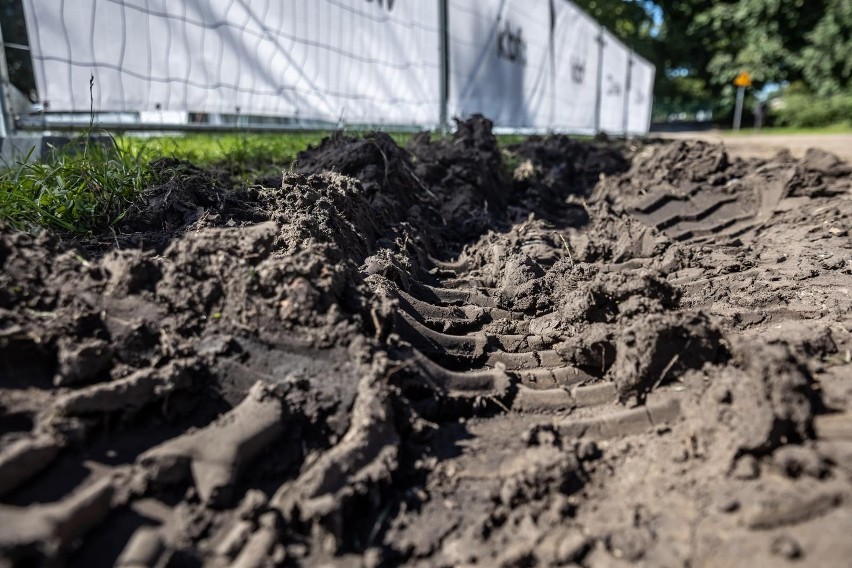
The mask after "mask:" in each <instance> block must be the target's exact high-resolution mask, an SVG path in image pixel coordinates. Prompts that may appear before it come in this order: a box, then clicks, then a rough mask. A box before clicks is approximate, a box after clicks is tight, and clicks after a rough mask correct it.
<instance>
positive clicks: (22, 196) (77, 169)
mask: <svg viewBox="0 0 852 568" xmlns="http://www.w3.org/2000/svg"><path fill="white" fill-rule="evenodd" d="M75 150H76V151H62V150H56V151H54V152H53V155H52V156H51V157H50V159H49V160H47V161H33V162H30V161H29V160H28V159H27V160H23V161H21V162H19V163H16V164H11V165H6V166H5V167H0V219H3V220H5V221H6V222H7V223H9V224H10V225H11V226H12V227H14V228H17V229H20V230H25V231H30V230H34V229H36V228H38V227H46V228H51V229H58V230H61V231H69V232H73V233H92V232H95V231H99V230H101V229H103V228H105V227H108V226H111V225H113V224H114V223H116V222H118V221H119V220H120V219H121V218H122V216H123V215H124V213H125V212H126V211H127V208H128V206H129V205H130V204H131V203H132V202H133V201H134V200H135V199H136V197H137V196H138V195H139V194H140V193H141V191H142V190H143V189H144V188H145V187H147V186H148V185H149V184H150V183H152V182H153V181H154V180H153V174H152V173H151V170H150V169H149V168H148V162H147V160H145V159H144V158H143V157H142V156H140V155H139V154H138V153H134V152H132V151H130V150H127V149H122V148H120V147H117V148H107V147H105V146H103V145H100V144H89V143H88V139H87V138H86V139H84V142H83V143H82V148H80V147H77V148H75ZM28 158H29V157H28Z"/></svg>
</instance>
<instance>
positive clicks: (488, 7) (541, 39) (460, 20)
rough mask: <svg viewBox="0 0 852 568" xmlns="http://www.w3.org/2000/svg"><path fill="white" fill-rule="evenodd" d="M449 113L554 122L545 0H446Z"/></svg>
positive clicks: (522, 123) (518, 123) (534, 124)
mask: <svg viewBox="0 0 852 568" xmlns="http://www.w3.org/2000/svg"><path fill="white" fill-rule="evenodd" d="M448 14H449V44H450V45H449V50H450V73H449V78H450V95H449V116H450V117H453V116H460V117H467V116H470V115H472V114H474V113H481V114H483V115H485V116H487V117H488V118H490V119H491V120H493V121H494V123H495V124H496V125H499V126H504V127H515V128H539V129H546V128H548V127H549V126H550V125H551V123H552V116H551V115H552V98H551V96H550V94H551V76H552V72H551V66H550V39H549V38H550V2H549V0H478V1H472V0H449V3H448Z"/></svg>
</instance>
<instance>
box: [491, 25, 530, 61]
mask: <svg viewBox="0 0 852 568" xmlns="http://www.w3.org/2000/svg"><path fill="white" fill-rule="evenodd" d="M497 57H500V58H501V59H506V60H507V61H511V62H512V63H518V64H520V65H525V64H526V62H527V42H526V41H525V40H524V32H523V29H521V27H520V26H518V28H517V30H513V29H512V24H511V22H506V25H505V26H504V27H503V29H502V30H501V31H500V32H499V33H498V34H497Z"/></svg>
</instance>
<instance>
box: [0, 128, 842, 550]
mask: <svg viewBox="0 0 852 568" xmlns="http://www.w3.org/2000/svg"><path fill="white" fill-rule="evenodd" d="M638 150H639V153H638V154H637V155H635V156H633V162H632V165H630V164H629V163H628V161H627V160H625V158H624V153H626V152H628V150H626V149H623V148H622V149H618V148H615V147H613V146H606V145H597V144H587V143H580V142H576V141H573V140H570V139H568V138H565V137H550V138H541V139H539V138H532V139H530V140H529V141H527V142H525V143H522V144H520V145H517V146H515V147H512V148H510V149H509V152H510V155H511V157H512V159H513V160H515V161H517V162H518V165H517V167H516V168H515V170H514V172H512V177H511V179H510V178H509V176H507V174H506V172H505V171H504V169H503V168H504V166H503V162H502V158H501V153H500V151H499V149H498V148H497V144H496V140H495V139H494V137H493V136H492V134H491V131H490V123H489V122H488V121H486V120H484V119H482V118H474V119H472V120H470V121H468V122H463V123H459V128H458V132H457V133H456V134H455V136H454V137H453V138H452V139H451V140H444V141H439V142H431V141H429V139H428V136H421V137H417V138H415V140H414V141H413V142H412V143H411V144H410V146H409V148H408V150H407V151H406V150H402V149H400V148H399V147H397V146H396V145H395V144H394V143H393V142H392V141H391V140H390V138H388V137H387V136H384V135H381V134H378V135H372V136H368V137H366V138H365V139H354V138H348V137H345V136H334V137H332V138H330V139H327V140H326V141H324V142H323V143H322V144H321V145H320V146H318V147H317V148H312V149H310V150H308V151H307V152H305V153H304V154H303V155H302V156H300V159H299V171H298V172H295V173H293V172H288V173H285V174H284V176H283V181H282V183H281V187H280V188H271V187H270V188H261V187H249V188H244V189H240V190H235V191H226V190H224V189H222V187H221V183H220V181H221V180H217V179H215V178H214V177H212V176H209V175H208V174H206V173H205V172H202V171H200V170H195V169H192V168H189V167H188V166H186V165H182V164H171V163H170V164H166V166H168V167H169V168H171V171H173V172H174V176H175V177H174V178H173V179H171V180H170V181H167V182H166V183H165V184H164V185H163V186H161V187H155V188H152V189H151V190H150V192H149V195H148V196H147V200H148V201H147V203H148V204H149V205H150V206H148V207H146V206H145V205H144V204H143V205H142V206H141V208H140V211H141V213H140V214H139V215H138V216H136V218H131V219H129V220H128V222H127V224H126V225H125V226H124V227H123V228H122V230H123V231H125V233H124V234H121V235H118V236H116V237H113V236H110V241H111V242H112V243H115V242H117V243H118V245H119V247H118V248H116V247H115V246H113V244H109V245H106V250H105V251H104V250H102V251H101V252H99V253H97V254H95V255H93V256H91V257H89V258H84V256H82V255H81V254H80V253H79V252H78V251H77V250H75V249H69V248H67V247H66V246H64V245H63V244H61V243H59V242H57V240H56V239H54V238H52V237H50V236H47V235H42V236H40V237H37V238H33V237H29V236H26V235H21V234H15V233H12V232H10V231H8V230H6V229H2V232H0V236H2V239H0V264H2V265H3V269H4V270H3V274H2V277H0V278H2V280H0V284H2V286H0V321H2V325H0V355H2V367H0V371H2V375H0V377H2V380H0V405H2V407H0V411H2V412H1V413H0V414H2V424H3V426H4V430H3V432H2V436H0V527H2V528H0V554H2V555H3V558H5V559H8V560H9V561H11V562H13V563H19V562H20V563H22V562H29V563H35V564H39V563H41V564H52V563H62V562H66V563H69V564H72V565H74V564H81V565H106V564H117V565H121V566H151V567H153V566H163V565H183V564H193V565H197V564H205V565H222V566H225V565H237V566H266V565H341V566H344V565H366V566H380V565H398V564H401V563H405V564H408V565H414V566H417V565H423V566H436V565H438V566H461V565H473V564H477V565H494V566H531V565H539V566H549V565H582V566H612V565H621V564H625V563H635V564H639V565H642V564H645V565H672V566H677V565H709V564H712V563H713V562H714V561H716V560H717V559H718V558H725V561H726V562H727V561H730V563H731V564H736V563H737V562H738V561H741V560H742V559H743V558H747V559H748V561H749V563H754V562H757V563H761V562H764V563H766V562H783V561H785V560H790V559H795V558H797V557H801V556H802V555H804V556H805V557H806V558H807V559H808V560H809V561H813V562H816V563H825V564H827V563H831V562H832V561H834V560H836V559H838V558H844V557H845V556H844V555H845V554H846V553H847V552H848V551H846V550H845V549H844V547H845V546H847V543H846V541H847V540H848V539H845V538H835V537H837V536H838V532H837V531H838V530H839V529H838V528H837V527H842V526H848V524H846V525H844V523H845V522H846V521H848V519H849V518H850V515H852V512H850V511H852V508H850V507H849V506H848V502H849V498H850V479H852V462H850V456H852V446H850V444H852V437H850V432H849V431H850V424H852V420H850V418H849V417H850V412H852V408H850V407H852V403H850V401H852V392H850V391H849V387H848V381H844V380H843V377H844V375H845V374H847V373H848V372H849V369H850V363H849V361H848V360H847V359H848V352H849V351H848V350H849V348H850V347H852V341H850V302H849V298H848V292H846V293H845V294H844V292H843V286H842V279H843V275H844V274H848V269H849V267H850V266H852V263H850V259H849V258H848V255H849V251H850V247H849V241H848V230H849V227H848V223H847V226H844V224H843V223H844V219H846V220H847V221H848V218H849V216H850V214H852V207H850V196H849V171H848V168H846V166H845V165H843V164H840V163H838V162H836V161H832V160H831V159H830V157H828V156H826V155H824V154H820V153H818V152H814V153H811V154H809V156H808V157H806V159H805V160H802V161H795V160H792V159H791V158H789V157H788V156H779V157H778V158H776V159H775V160H774V161H767V162H743V161H739V160H737V161H733V162H731V161H730V160H729V159H728V157H727V155H726V154H725V153H724V151H723V150H722V149H721V148H719V147H715V146H709V145H704V144H700V143H696V144H687V143H678V144H670V145H667V146H661V147H654V146H653V145H650V146H647V147H645V148H639V149H638ZM628 167H629V168H630V169H629V171H625V170H627V169H628ZM187 168H188V169H187ZM844 168H845V169H844ZM187 172H189V173H188V174H187V175H183V174H186V173H187ZM265 185H271V184H265ZM164 227H172V229H173V230H174V228H175V227H177V229H176V230H175V232H174V233H172V234H169V235H168V238H165V239H164V238H163V235H161V234H159V233H160V232H161V230H162V229H163V228H164ZM844 230H845V231H847V232H846V233H845V234H844V233H843V231H844ZM789 234H794V235H796V236H797V237H799V238H800V240H799V241H797V243H798V244H797V245H796V247H793V248H791V247H790V243H789V242H788V241H786V240H785V239H784V238H783V237H784V236H786V235H789ZM809 235H810V236H811V237H813V236H814V235H818V236H819V237H820V238H819V239H817V240H815V241H814V240H813V239H810V241H809V238H810V237H808V236H809ZM844 237H845V238H844ZM145 243H148V246H153V247H154V250H144V249H143V248H142V247H143V246H144V245H145ZM87 246H89V249H90V250H93V247H94V249H97V246H96V245H91V244H89V245H87ZM140 249H141V250H140ZM781 255H784V260H780V261H779V258H780V257H781ZM750 274H751V276H750ZM803 276H805V278H804V279H803V278H802V277H803ZM803 281H804V282H806V286H807V289H806V291H807V293H808V294H809V295H810V296H809V297H808V298H809V300H806V299H803V298H801V297H797V296H796V294H799V293H801V292H802V291H803V290H802V286H801V284H800V283H801V282H803ZM797 283H799V284H797ZM766 286H770V287H774V288H771V289H770V290H769V291H767V290H765V287H766ZM796 298H798V302H799V304H796V303H795V302H796ZM807 301H810V304H811V306H810V311H808V309H805V308H807V307H808V306H807V305H806V302H807ZM814 304H816V305H822V306H825V307H824V308H820V309H819V310H818V311H817V312H816V313H815V312H814V309H813V305H814ZM782 305H783V307H784V310H781V309H780V307H781V306H782ZM758 315H759V317H758ZM720 542H729V543H736V547H734V546H730V547H727V548H726V546H727V545H722V544H720ZM735 549H736V550H746V551H747V553H746V554H745V555H744V556H740V557H739V558H727V557H726V556H725V554H723V552H724V550H735ZM720 550H721V551H722V552H720ZM720 555H721V556H720Z"/></svg>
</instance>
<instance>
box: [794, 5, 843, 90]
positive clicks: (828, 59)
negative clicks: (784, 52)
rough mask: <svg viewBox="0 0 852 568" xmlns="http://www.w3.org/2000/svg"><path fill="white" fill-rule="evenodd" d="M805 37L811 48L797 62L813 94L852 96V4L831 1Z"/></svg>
mask: <svg viewBox="0 0 852 568" xmlns="http://www.w3.org/2000/svg"><path fill="white" fill-rule="evenodd" d="M805 37H806V39H807V41H808V45H807V46H806V47H805V48H804V49H802V51H801V53H800V54H799V55H798V56H797V57H795V58H794V61H795V64H796V65H797V66H798V67H799V69H801V73H802V77H803V78H804V79H805V81H806V82H807V84H808V85H809V86H810V88H811V90H812V91H813V92H815V93H817V94H820V95H836V94H841V93H849V94H852V0H831V1H830V2H829V3H828V7H827V9H826V10H825V13H824V14H823V16H822V18H821V19H820V20H819V22H818V23H817V24H816V26H814V28H813V29H812V30H811V31H810V32H808V33H807V34H805Z"/></svg>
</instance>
